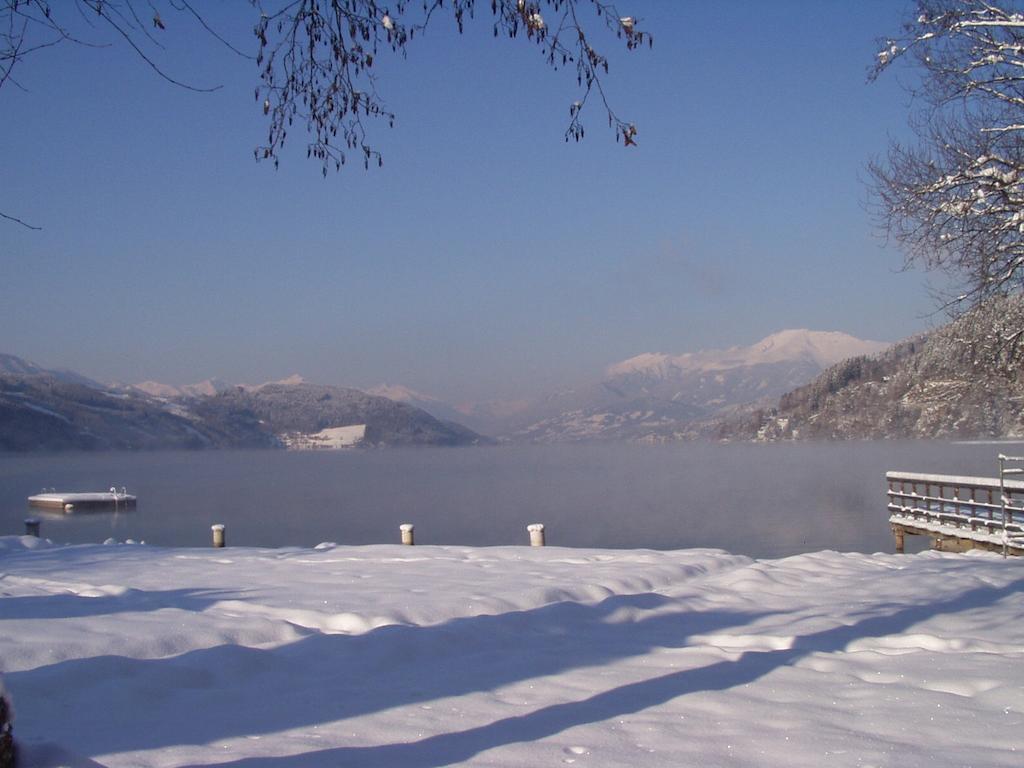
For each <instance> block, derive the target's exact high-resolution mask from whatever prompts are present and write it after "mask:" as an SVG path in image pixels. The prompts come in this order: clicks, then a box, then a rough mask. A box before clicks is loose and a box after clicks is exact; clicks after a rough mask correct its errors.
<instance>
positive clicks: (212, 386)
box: [132, 379, 231, 398]
mask: <svg viewBox="0 0 1024 768" xmlns="http://www.w3.org/2000/svg"><path fill="white" fill-rule="evenodd" d="M132 386H133V387H134V388H135V389H137V390H139V391H140V392H145V393H146V394H147V395H150V396H152V397H162V398H175V397H209V396H211V395H216V394H217V393H218V392H223V391H224V390H225V389H228V388H229V387H230V386H231V385H230V384H228V383H227V382H225V381H221V380H220V379H206V380H205V381H200V382H198V383H196V384H182V385H181V386H175V385H174V384H161V383H160V382H158V381H143V382H140V383H139V384H133V385H132Z"/></svg>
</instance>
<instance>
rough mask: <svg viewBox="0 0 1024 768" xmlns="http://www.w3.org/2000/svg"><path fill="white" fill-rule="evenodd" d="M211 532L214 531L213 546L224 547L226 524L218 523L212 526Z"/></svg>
mask: <svg viewBox="0 0 1024 768" xmlns="http://www.w3.org/2000/svg"><path fill="white" fill-rule="evenodd" d="M210 530H211V531H213V546H215V547H223V546H224V524H223V523H216V524H215V525H211V526H210Z"/></svg>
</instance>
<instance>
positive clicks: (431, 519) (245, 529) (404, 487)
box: [0, 442, 1024, 557]
mask: <svg viewBox="0 0 1024 768" xmlns="http://www.w3.org/2000/svg"><path fill="white" fill-rule="evenodd" d="M1000 451H1003V452H1010V453H1013V452H1021V451H1024V448H1022V446H1021V445H1020V444H1017V445H1012V444H998V445H994V444H956V443H922V442H917V443H894V442H879V443H863V442H861V443H828V444H786V445H705V444H685V445H678V446H667V447H641V446H550V447H549V446H522V447H497V448H466V449H419V450H399V451H372V452H366V453H286V452H278V451H258V452H257V451H253V452H248V451H222V452H214V451H209V452H166V453H106V454H94V453H80V454H51V455H32V456H24V455H10V454H7V455H0V534H15V533H21V532H23V530H24V525H23V522H22V521H23V519H24V518H25V516H26V514H27V505H26V497H28V496H29V495H31V494H33V493H38V492H39V491H40V490H41V489H42V488H44V487H51V486H53V487H56V488H57V489H58V490H64V491H71V490H79V491H82V490H106V489H107V488H109V487H110V486H112V485H116V486H118V487H120V486H127V487H128V490H129V492H131V493H135V494H137V495H138V496H139V506H138V508H137V509H136V510H134V511H132V512H127V513H125V512H122V513H120V514H113V513H82V514H73V515H54V514H41V515H40V514H39V513H38V512H36V511H33V514H36V515H37V516H39V517H41V518H42V520H43V535H44V536H46V537H48V538H51V539H54V540H55V541H61V542H98V541H102V540H104V539H106V538H108V537H114V538H116V539H118V540H124V539H128V538H132V539H136V540H145V541H146V542H147V543H150V544H156V545H169V546H194V545H200V546H205V545H208V544H209V541H210V525H211V524H212V523H215V522H222V523H225V524H226V525H227V536H228V544H229V545H232V544H236V545H253V546H285V545H300V546H312V545H315V544H317V543H319V542H322V541H334V542H338V543H348V544H368V543H382V542H397V541H398V526H399V524H400V523H403V522H412V523H414V524H415V525H416V541H417V543H418V544H469V545H496V544H525V543H526V541H527V534H526V530H525V526H526V525H527V524H528V523H532V522H543V523H545V524H546V526H547V536H548V543H549V544H555V545H566V546H579V547H651V548H656V549H675V548H682V547H705V546H709V547H721V548H724V549H728V550H730V551H733V552H737V553H743V554H748V555H752V556H756V557H775V556H781V555H787V554H793V553H797V552H804V551H811V550H819V549H837V550H856V551H866V552H874V551H879V550H882V551H891V549H892V540H891V536H890V534H889V529H888V525H887V523H886V519H887V513H886V511H885V502H886V498H885V483H884V474H885V471H886V470H888V469H900V470H906V471H918V472H936V473H949V474H966V475H985V476H992V475H993V474H994V472H995V470H996V455H997V453H999V452H1000Z"/></svg>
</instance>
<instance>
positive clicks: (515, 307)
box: [0, 0, 939, 401]
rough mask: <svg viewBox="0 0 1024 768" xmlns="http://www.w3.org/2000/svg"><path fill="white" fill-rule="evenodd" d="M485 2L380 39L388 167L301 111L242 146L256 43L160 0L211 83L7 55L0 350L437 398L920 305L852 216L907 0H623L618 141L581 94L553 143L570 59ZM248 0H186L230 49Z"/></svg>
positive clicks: (49, 55)
mask: <svg viewBox="0 0 1024 768" xmlns="http://www.w3.org/2000/svg"><path fill="white" fill-rule="evenodd" d="M488 5H489V4H487V3H483V4H482V6H481V11H482V13H481V18H479V19H478V20H477V23H475V24H471V25H470V26H469V28H468V29H467V31H466V34H464V35H462V36H461V37H460V36H459V35H457V34H455V33H454V32H453V31H452V29H450V26H451V25H449V24H447V23H439V24H436V25H434V26H433V27H431V29H430V30H428V33H427V34H426V36H425V37H423V38H421V39H417V40H415V41H414V44H413V45H412V46H411V47H410V49H409V55H408V58H407V59H406V60H404V61H402V60H386V59H381V60H380V62H379V66H380V69H379V72H378V78H379V82H378V88H379V90H380V91H381V93H382V95H383V96H384V98H385V100H386V101H387V103H388V106H389V107H391V108H392V109H393V110H394V111H395V112H396V113H397V115H398V121H397V124H396V126H395V128H393V129H391V130H389V129H388V128H387V127H386V125H381V126H379V128H376V129H374V133H373V135H372V138H373V140H374V141H375V143H376V145H377V146H378V147H379V148H380V149H381V150H382V151H383V152H384V167H383V168H382V169H373V170H371V171H370V172H364V171H363V170H362V169H361V168H360V169H355V168H348V169H346V170H344V171H343V172H342V173H340V174H331V175H329V176H328V177H327V178H326V179H324V178H322V177H321V175H320V167H319V165H317V164H316V163H315V162H309V161H307V160H306V159H305V145H304V137H302V136H301V135H300V133H299V132H295V133H293V134H292V136H291V138H290V141H291V142H292V143H293V146H292V147H291V151H286V153H285V155H284V157H283V160H282V164H281V168H280V170H277V171H274V169H273V168H272V167H271V166H269V165H266V164H257V163H255V162H254V161H253V157H252V148H253V147H254V146H255V145H256V144H258V143H259V142H260V140H261V137H262V136H263V134H264V132H265V125H264V122H263V116H262V111H261V110H260V108H259V105H257V104H256V103H255V102H254V100H253V88H254V86H255V85H256V71H255V67H254V65H253V64H252V63H251V62H246V61H245V60H243V59H240V58H238V57H236V56H234V55H233V54H231V53H230V52H229V51H227V50H226V49H224V48H222V47H220V46H219V45H218V44H217V43H215V42H213V41H211V40H209V39H208V38H204V36H203V35H202V33H201V32H196V31H189V30H184V31H181V30H180V26H179V25H184V23H185V22H184V19H183V18H179V17H178V16H176V15H175V16H172V17H169V18H167V19H166V20H167V21H169V22H171V29H170V30H169V32H170V33H171V34H168V42H167V50H166V52H164V53H162V54H161V55H160V56H161V57H160V61H161V63H162V64H163V65H164V66H165V67H166V68H167V70H168V71H169V72H170V73H172V74H173V75H174V76H175V77H178V78H180V79H184V80H187V81H188V82H191V83H195V84H199V85H204V84H221V85H223V88H222V89H221V90H219V91H217V92H216V93H213V94H198V93H193V92H190V91H186V90H182V89H179V88H175V87H174V86H172V85H170V84H168V83H166V82H164V81H162V80H160V79H159V78H158V77H156V76H155V75H154V74H153V73H152V71H150V70H149V69H148V68H147V67H146V66H145V65H144V64H142V63H141V62H140V61H139V60H138V59H137V57H135V56H134V54H133V53H132V52H131V51H129V50H127V49H126V48H125V47H124V46H121V45H112V46H110V47H105V48H83V47H77V46H73V45H64V46H60V47H57V48H53V49H50V50H47V51H43V52H41V53H39V54H38V55H37V56H35V57H34V58H32V59H29V60H27V61H26V62H24V64H23V65H22V68H21V69H20V70H19V71H18V75H19V77H20V82H21V83H22V85H24V87H25V89H26V92H22V91H19V90H17V89H15V88H11V87H4V88H3V89H0V113H2V114H3V115H4V120H2V121H0V147H3V149H2V151H0V167H2V171H0V178H2V182H0V210H3V211H5V212H6V213H10V214H15V215H18V216H20V217H22V218H24V219H26V220H29V221H31V222H32V223H35V224H39V225H41V226H42V227H43V230H42V231H41V232H33V231H28V230H25V229H22V228H20V227H17V226H14V225H10V224H4V223H0V267H2V276H3V279H2V281H0V328H2V329H3V335H2V337H0V351H6V352H11V353H14V354H18V355H22V356H25V357H28V358H30V359H33V360H35V361H36V362H39V363H41V364H44V365H50V366H64V367H70V368H74V369H76V370H79V371H81V372H83V373H86V374H88V375H91V376H93V377H96V378H98V379H101V380H114V379H117V380H123V381H140V380H143V379H156V380H160V381H165V382H170V383H186V382H191V381H196V380H199V379H203V378H206V377H209V376H218V377H221V378H224V379H226V380H228V381H232V382H258V381H265V380H270V379H275V378H280V377H283V376H286V375H288V374H291V373H294V372H298V373H301V374H302V375H304V376H305V377H306V378H307V379H310V380H313V381H317V382H323V383H332V384H342V385H351V386H372V385H374V384H377V383H380V382H384V381H387V382H391V383H403V384H406V385H409V386H412V387H414V388H416V389H419V390H422V391H425V392H428V393H431V394H435V395H437V396H441V397H445V398H448V399H451V400H454V401H458V400H466V399H471V400H481V399H483V400H486V399H492V398H513V397H531V396H535V395H537V394H540V393H543V392H545V391H547V390H549V389H551V388H553V387H558V386H561V385H566V384H572V383H574V382H579V381H587V380H592V379H593V378H595V377H597V376H599V375H600V372H601V371H602V370H603V368H604V367H605V366H606V365H607V364H609V363H612V362H615V361H618V360H621V359H623V358H626V357H629V356H632V355H634V354H638V353H641V352H647V351H662V352H671V353H678V352H684V351H689V350H695V349H699V348H709V347H721V346H729V345H734V344H748V343H751V342H753V341H755V340H757V339H759V338H761V337H762V336H765V335H767V334H769V333H772V332H774V331H777V330H780V329H782V328H792V327H807V328H812V329H819V330H842V331H846V332H849V333H852V334H854V335H857V336H860V337H863V338H872V339H882V340H896V339H899V338H902V337H905V336H907V335H909V334H912V333H915V332H917V331H919V330H922V329H924V328H926V327H928V326H929V325H930V324H934V323H935V322H938V320H939V318H934V317H928V315H929V313H930V312H932V311H933V309H934V304H933V302H932V299H931V297H930V295H929V292H928V289H927V285H926V283H927V280H928V278H927V276H925V275H923V274H921V273H919V272H907V273H901V272H899V271H898V269H899V267H900V266H901V264H902V257H901V255H900V253H899V252H898V251H897V250H896V249H895V247H892V246H889V247H887V246H886V245H885V243H884V241H883V240H882V239H881V238H880V237H879V235H878V233H877V232H876V230H875V228H874V225H873V223H872V220H871V217H870V214H869V212H868V211H867V209H866V202H867V192H866V188H865V185H864V178H865V176H866V172H865V170H864V168H865V164H866V163H867V161H868V160H869V159H871V158H873V157H876V156H879V155H882V154H884V152H885V150H886V147H887V144H888V142H889V140H890V139H891V138H900V137H904V138H905V137H906V135H907V129H906V117H907V111H908V108H909V106H910V103H909V97H908V96H907V95H906V93H905V92H904V91H903V90H901V88H900V84H899V82H898V79H897V78H896V77H894V76H891V75H890V76H887V77H885V78H883V80H882V81H880V82H877V83H873V84H870V85H869V84H867V82H866V74H867V70H868V67H869V66H870V64H871V62H872V60H873V56H874V52H875V39H876V38H877V37H881V36H885V35H887V34H893V33H895V32H896V31H897V29H898V25H899V21H900V19H901V15H902V14H903V13H904V12H905V11H906V9H907V5H906V4H903V3H899V2H858V3H846V2H838V0H837V1H836V2H821V0H817V1H816V2H811V1H808V2H781V1H780V2H772V3H761V2H736V3H723V4H709V3H690V2H668V1H667V0H666V1H665V2H644V0H622V2H621V3H620V6H621V7H622V8H628V9H629V10H630V11H631V12H633V13H634V15H636V16H639V17H641V18H642V19H643V27H644V28H645V29H648V30H650V31H651V32H653V34H654V38H655V45H654V47H653V49H652V50H647V49H646V48H645V49H644V50H642V51H639V52H634V53H627V52H626V51H625V48H624V47H623V46H621V44H620V43H619V41H617V40H615V39H614V38H611V37H606V36H603V35H599V36H596V37H595V39H596V40H597V41H598V42H599V45H598V46H597V47H598V48H599V49H602V50H603V52H605V53H606V54H608V56H609V58H610V61H611V73H610V75H609V76H608V77H607V79H606V87H607V90H608V94H609V97H610V99H611V101H612V102H613V105H614V106H615V108H616V109H617V111H618V112H619V113H620V114H621V115H623V116H624V117H627V118H628V119H631V120H633V121H634V122H635V123H636V124H637V126H638V128H639V135H638V139H639V144H640V146H639V147H637V148H630V149H624V148H623V147H622V146H620V145H617V144H616V143H615V142H614V137H613V134H612V133H611V131H610V130H607V129H606V128H605V125H606V123H605V121H604V117H603V114H602V113H601V112H599V111H598V110H597V109H591V112H590V114H589V119H588V121H587V124H588V132H587V137H586V139H585V141H584V142H583V143H581V144H578V145H577V144H568V145H567V144H565V143H564V141H563V137H562V135H563V131H564V129H565V126H566V122H567V120H568V106H569V104H570V103H571V102H572V101H573V100H575V99H576V98H577V91H576V88H575V78H574V76H573V74H572V73H571V72H570V71H561V72H552V71H550V70H549V69H548V68H547V67H546V65H545V64H544V62H543V61H542V59H541V57H540V55H539V53H538V52H537V50H536V49H534V48H533V47H532V46H530V45H528V44H526V43H525V42H524V41H522V40H520V41H512V42H510V41H505V40H498V41H495V40H494V39H493V38H492V37H491V34H490V27H489V24H488V23H487V21H486V19H485V18H484V17H485V16H486V15H487V13H488V12H489V11H488ZM249 14H250V9H249V6H248V4H247V3H244V2H241V3H237V4H235V5H234V6H232V5H229V4H225V5H217V6H211V7H210V10H209V18H210V20H211V23H214V24H215V25H217V26H218V27H219V28H220V29H221V30H224V32H225V34H227V35H229V36H230V37H231V38H232V39H233V40H235V41H237V42H239V43H240V44H244V45H248V44H249V32H248V29H249V27H250V26H251V23H250V21H249V18H250V16H249ZM440 21H442V22H444V20H443V19H440ZM595 31H596V27H595ZM92 35H93V38H92V39H103V40H110V39H111V38H109V36H107V35H105V34H102V33H100V32H93V33H92ZM595 106H596V105H595Z"/></svg>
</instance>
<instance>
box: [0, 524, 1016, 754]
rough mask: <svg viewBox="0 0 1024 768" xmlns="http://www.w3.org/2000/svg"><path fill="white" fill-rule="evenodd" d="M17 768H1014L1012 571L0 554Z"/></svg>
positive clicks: (469, 557) (362, 553) (19, 542)
mask: <svg viewBox="0 0 1024 768" xmlns="http://www.w3.org/2000/svg"><path fill="white" fill-rule="evenodd" d="M0 574H2V575H0V659H2V669H3V672H4V674H5V685H6V687H7V689H8V691H9V692H10V694H11V696H12V698H13V701H14V708H15V713H16V719H15V724H14V727H15V735H16V737H17V739H18V740H19V741H20V743H21V745H22V748H23V754H24V756H25V761H24V762H25V764H26V765H38V766H53V765H71V766H95V765H97V764H99V765H106V766H187V765H231V766H252V767H255V766H268V767H269V766H283V767H284V768H299V767H302V768H306V767H307V766H309V767H313V766H360V767H361V768H363V767H366V768H370V767H372V766H389V767H392V766H393V767H400V768H417V767H425V766H441V765H449V764H463V763H464V764H470V765H477V766H510V767H511V766H554V765H575V766H637V767H639V766H659V767H660V766H671V767H672V768H677V767H678V766H771V767H772V768H775V767H776V766H814V767H815V768H817V767H818V766H823V765H828V766H898V767H899V768H913V766H928V768H934V767H935V766H968V765H970V766H1008V767H1009V766H1013V767H1014V768H1017V767H1019V766H1020V765H1022V764H1024V754H1022V753H1024V559H1018V560H1012V559H1011V560H1008V561H1003V560H1002V559H1001V558H999V557H998V556H996V555H992V554H981V553H977V554H970V555H951V554H939V553H925V554H920V555H905V556H897V555H881V554H877V555H863V554H838V553H835V552H820V553H814V554H805V555H799V556H795V557H789V558H786V559H782V560H761V561H753V560H750V559H749V558H746V557H741V556H735V555H730V554H727V553H725V552H721V551H717V550H682V551H675V552H653V551H644V550H621V551H617V550H577V549H564V548H557V547H547V548H543V549H541V548H537V549H531V548H528V547H495V548H465V547H423V546H418V547H414V548H413V547H402V546H399V545H394V546H364V547H348V546H344V547H343V546H334V545H321V546H319V547H317V548H316V549H280V550H267V549H240V548H229V549H221V550H213V549H202V550H201V549H157V548H153V547H148V546H141V545H126V544H120V545H107V546H100V545H97V546H74V547H57V546H50V545H48V544H47V543H46V542H40V541H39V540H36V539H30V538H21V537H9V538H0Z"/></svg>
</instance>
